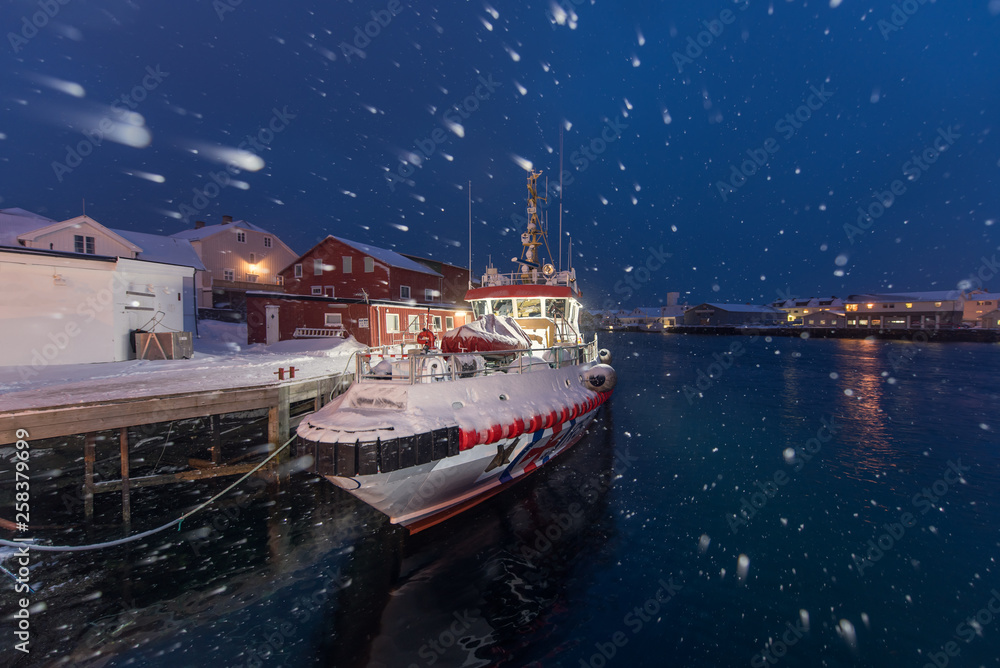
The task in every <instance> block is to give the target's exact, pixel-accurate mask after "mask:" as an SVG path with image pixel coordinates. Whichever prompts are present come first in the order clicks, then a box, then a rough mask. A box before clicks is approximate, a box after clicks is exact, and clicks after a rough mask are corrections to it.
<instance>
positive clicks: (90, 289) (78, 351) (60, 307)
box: [0, 247, 195, 378]
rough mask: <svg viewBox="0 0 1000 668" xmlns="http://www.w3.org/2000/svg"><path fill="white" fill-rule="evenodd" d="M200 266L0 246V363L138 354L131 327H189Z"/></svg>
mask: <svg viewBox="0 0 1000 668" xmlns="http://www.w3.org/2000/svg"><path fill="white" fill-rule="evenodd" d="M194 271H195V270H194V268H193V267H188V266H178V265H172V264H165V263H161V262H149V261H146V260H133V259H128V258H123V257H110V256H103V255H96V254H94V255H90V254H86V253H83V254H79V253H66V252H61V251H55V250H44V249H33V248H23V247H22V248H16V247H0V313H2V314H3V327H2V328H0V366H18V367H20V368H21V370H22V376H23V377H26V378H27V377H30V376H31V375H32V373H33V371H34V370H37V369H40V368H43V367H46V366H48V365H51V364H78V363H81V362H118V361H122V360H127V359H130V358H132V356H133V354H132V344H131V336H130V334H131V332H132V331H133V330H136V329H143V330H146V331H161V332H162V331H183V330H184V297H183V295H184V284H185V280H189V281H190V280H192V279H193V277H194Z"/></svg>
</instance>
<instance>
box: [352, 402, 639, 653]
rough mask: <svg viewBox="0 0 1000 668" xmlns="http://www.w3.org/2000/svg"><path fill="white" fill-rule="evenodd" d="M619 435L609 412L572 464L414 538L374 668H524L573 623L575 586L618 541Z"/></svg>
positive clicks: (375, 648)
mask: <svg viewBox="0 0 1000 668" xmlns="http://www.w3.org/2000/svg"><path fill="white" fill-rule="evenodd" d="M613 434H614V424H613V412H612V407H611V405H610V404H608V405H606V406H605V407H604V409H603V410H602V413H601V414H600V415H599V416H598V419H597V421H595V423H594V424H593V425H591V427H590V429H589V431H588V432H587V434H586V435H585V436H584V438H583V439H582V440H581V441H580V442H579V443H578V444H577V445H576V446H574V447H573V448H572V449H571V450H570V451H569V452H568V453H566V455H565V456H564V457H563V458H561V459H560V460H557V461H555V462H553V464H550V466H549V467H548V468H546V469H542V470H541V471H540V472H539V474H537V475H535V476H531V477H529V478H528V479H527V480H525V481H524V482H522V483H520V484H519V485H518V486H517V487H515V488H514V489H513V490H510V491H509V492H508V493H507V494H505V495H501V496H499V497H497V498H495V499H493V500H491V501H490V502H488V503H486V504H484V505H483V506H480V507H479V508H478V509H477V510H475V511H473V512H472V514H470V515H468V516H466V517H463V518H461V519H460V520H459V522H458V523H454V524H444V525H441V526H439V527H436V528H435V529H433V530H430V531H427V532H424V533H422V534H419V535H417V536H416V537H414V539H413V540H411V541H410V542H409V544H408V546H407V547H408V550H407V556H406V558H405V560H404V562H403V568H402V575H401V577H400V580H399V582H398V583H397V584H396V586H394V588H393V590H392V593H391V596H390V599H389V603H388V605H386V607H385V610H384V612H383V614H382V618H381V623H380V625H379V634H378V636H377V637H375V638H374V639H373V641H372V644H371V656H370V663H369V664H368V665H371V666H399V665H419V666H425V665H427V666H429V665H432V664H439V665H464V666H486V665H502V664H507V663H511V664H515V665H523V664H524V660H523V659H522V658H521V655H522V652H523V651H525V650H526V649H527V648H529V647H531V646H532V645H534V644H535V643H537V642H539V641H540V640H541V639H542V638H545V637H547V636H549V635H550V634H551V633H553V632H554V630H555V629H556V628H557V626H558V624H559V621H560V619H561V618H562V617H563V615H564V614H565V612H566V610H567V605H566V583H567V580H568V579H569V578H570V577H571V576H572V575H575V574H576V571H577V569H578V568H580V567H581V566H585V564H586V560H587V556H588V555H591V554H594V553H596V552H597V551H598V550H599V549H600V547H601V546H602V545H603V544H604V543H605V542H606V541H608V540H609V539H610V538H611V537H612V536H614V534H615V525H614V521H613V518H612V517H611V515H610V513H609V511H608V508H607V499H608V492H609V490H611V489H612V488H613V486H614V482H615V478H616V476H617V474H618V473H617V472H616V469H617V471H618V472H620V470H621V469H622V467H623V466H624V465H623V464H622V463H621V462H620V461H618V460H616V453H615V452H614V437H613Z"/></svg>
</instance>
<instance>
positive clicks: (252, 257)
mask: <svg viewBox="0 0 1000 668" xmlns="http://www.w3.org/2000/svg"><path fill="white" fill-rule="evenodd" d="M250 264H257V254H256V253H250Z"/></svg>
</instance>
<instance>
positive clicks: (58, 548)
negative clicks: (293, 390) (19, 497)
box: [0, 436, 295, 552]
mask: <svg viewBox="0 0 1000 668" xmlns="http://www.w3.org/2000/svg"><path fill="white" fill-rule="evenodd" d="M294 440H295V437H294V436H293V437H291V438H290V439H288V441H287V442H286V443H285V444H284V445H283V446H281V447H280V448H278V449H277V450H275V451H274V452H273V453H271V455H270V456H268V458H267V459H265V460H264V461H262V462H261V463H260V464H258V465H257V466H255V467H254V468H253V469H251V470H250V471H247V473H246V475H244V476H243V477H242V478H240V479H239V480H237V481H236V482H234V483H233V484H232V485H230V486H229V487H227V488H225V489H224V490H222V491H221V492H219V493H218V494H216V495H215V496H213V497H212V498H211V499H209V500H208V501H205V502H204V503H202V504H201V505H199V506H198V507H197V508H195V509H194V510H192V511H190V512H187V513H185V514H184V515H181V516H180V517H178V518H177V519H176V520H173V521H172V522H168V523H167V524H164V525H163V526H161V527H157V528H155V529H150V530H149V531H143V532H142V533H137V534H134V535H132V536H128V537H126V538H119V539H118V540H111V541H108V542H106V543H93V544H91V545H36V544H35V543H29V542H26V541H21V542H14V541H10V540H3V539H0V545H4V546H6V547H16V548H28V550H30V551H36V550H37V551H39V552H86V551H88V550H103V549H104V548H106V547H116V546H118V545H124V544H125V543H131V542H133V541H137V540H140V539H142V538H146V537H147V536H152V535H153V534H157V533H160V532H161V531H166V530H167V529H169V528H170V527H172V526H174V525H175V524H176V525H177V530H178V531H180V530H181V523H182V522H183V521H184V520H186V519H187V518H189V517H191V516H192V515H194V514H195V513H197V512H198V511H200V510H201V509H203V508H205V506H208V505H209V504H211V503H213V502H214V501H216V500H217V499H219V498H220V497H222V496H225V495H226V494H227V493H228V492H229V490H231V489H233V488H234V487H236V486H237V485H239V484H240V483H241V482H243V481H244V480H246V479H247V478H249V477H250V476H252V475H253V474H254V473H256V472H257V471H259V470H260V469H261V468H262V467H263V466H264V465H265V464H267V463H268V462H270V461H271V460H272V459H274V458H275V457H277V456H278V454H280V453H281V452H282V451H283V450H284V449H285V448H287V447H288V446H289V445H291V444H292V441H294Z"/></svg>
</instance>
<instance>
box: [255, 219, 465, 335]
mask: <svg viewBox="0 0 1000 668" xmlns="http://www.w3.org/2000/svg"><path fill="white" fill-rule="evenodd" d="M280 274H281V276H282V277H283V281H284V286H285V293H276V292H249V293H247V340H248V343H268V344H270V343H275V342H277V341H284V340H286V339H292V338H304V337H314V336H323V335H325V334H330V333H341V334H350V335H351V336H353V337H354V338H355V339H357V340H358V341H360V342H361V343H364V344H366V345H372V346H376V345H385V344H393V343H401V342H413V341H416V337H417V334H419V333H420V331H421V330H422V329H423V328H424V327H427V328H429V329H430V330H431V331H433V332H434V333H435V335H437V336H440V335H441V333H442V332H444V331H447V330H449V329H451V328H453V327H457V326H459V325H463V324H465V323H466V322H469V321H471V319H472V314H471V313H469V312H468V311H466V310H465V308H463V306H464V305H463V306H457V305H455V304H453V303H447V302H443V301H442V300H441V294H442V290H443V288H444V287H445V286H444V284H443V281H444V277H443V276H442V275H441V274H440V273H438V272H436V271H434V270H433V269H430V268H429V267H427V266H425V265H423V264H420V263H418V262H414V261H413V260H411V259H409V258H406V257H403V256H402V255H400V254H399V253H395V252H393V251H390V250H386V249H384V248H378V247H375V246H370V245H368V244H362V243H358V242H355V241H348V240H346V239H340V238H337V237H332V236H330V237H327V238H326V239H324V240H322V241H320V242H319V243H318V244H316V246H314V247H313V248H312V249H311V250H309V251H308V252H306V253H305V254H304V255H302V256H301V257H299V258H298V259H296V260H295V262H293V263H292V264H291V265H289V266H288V267H287V268H285V269H284V270H282V271H281V272H280Z"/></svg>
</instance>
